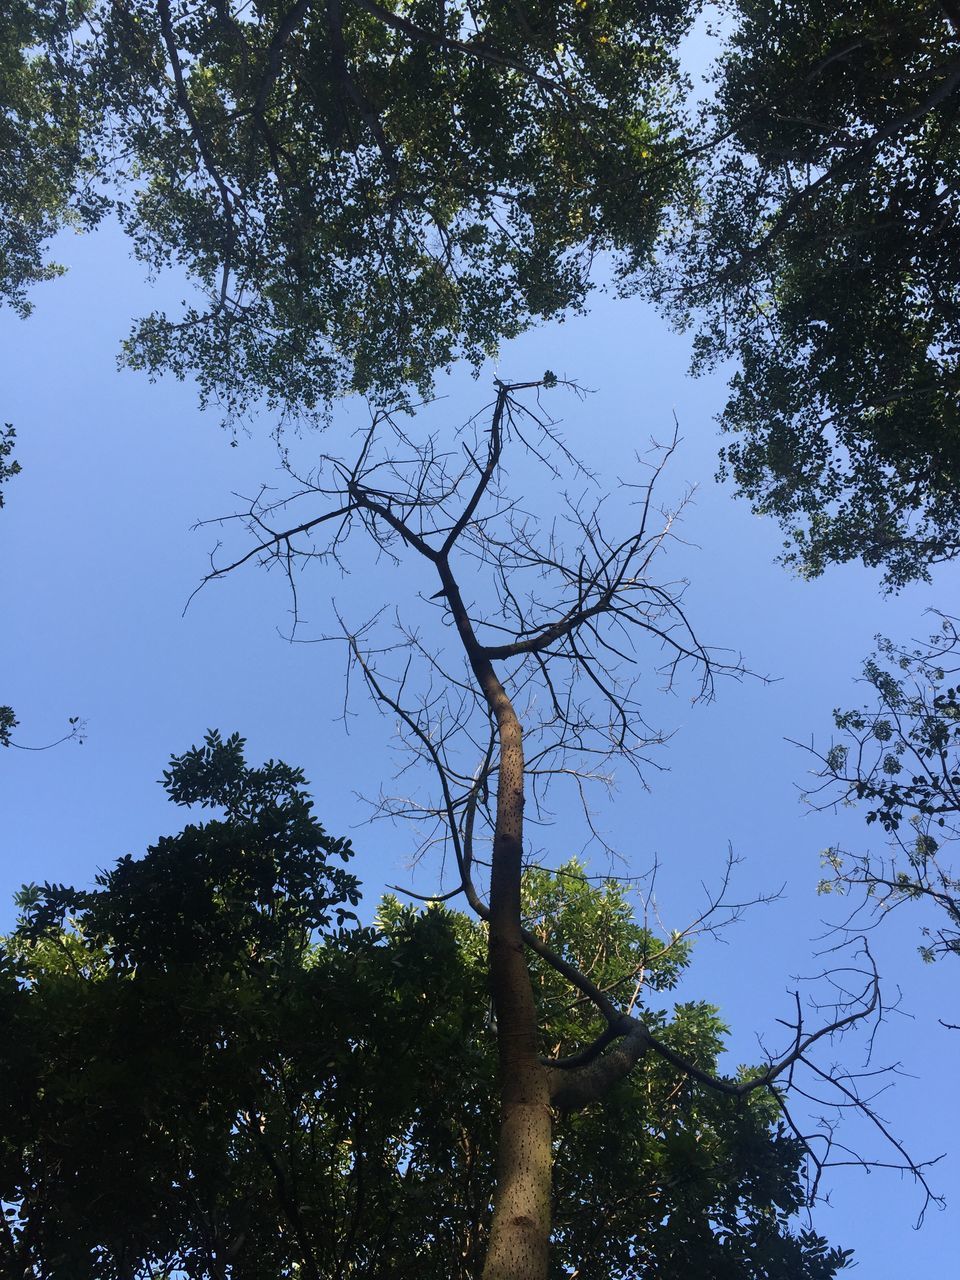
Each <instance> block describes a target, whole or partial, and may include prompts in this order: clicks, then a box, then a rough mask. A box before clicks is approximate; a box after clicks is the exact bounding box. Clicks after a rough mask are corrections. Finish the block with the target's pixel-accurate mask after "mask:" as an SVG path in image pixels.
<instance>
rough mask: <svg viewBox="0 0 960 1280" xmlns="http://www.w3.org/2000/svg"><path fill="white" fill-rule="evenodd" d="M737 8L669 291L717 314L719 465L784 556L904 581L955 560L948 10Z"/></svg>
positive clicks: (828, 0) (959, 285)
mask: <svg viewBox="0 0 960 1280" xmlns="http://www.w3.org/2000/svg"><path fill="white" fill-rule="evenodd" d="M738 8H739V10H740V12H741V14H742V21H741V25H740V27H739V29H738V30H737V32H736V34H735V36H734V39H733V41H732V44H731V49H730V52H729V54H728V56H727V58H726V60H725V62H724V64H723V66H722V70H721V76H720V79H719V95H718V101H717V104H716V108H715V116H714V123H715V125H716V126H717V129H718V132H719V133H720V134H725V133H729V142H728V144H727V147H726V149H725V150H724V151H722V152H720V153H719V154H720V157H721V159H720V163H719V164H718V165H717V167H716V169H715V171H714V175H713V180H712V182H711V184H710V185H709V187H708V189H707V191H706V193H705V197H704V203H703V206H702V217H701V225H700V229H699V233H698V234H697V235H696V236H695V237H694V239H693V241H692V242H689V243H688V245H687V251H688V255H689V256H688V257H687V259H686V275H685V279H684V282H683V284H682V285H681V286H680V287H679V289H678V287H677V280H676V276H675V274H671V275H670V276H668V277H667V278H665V279H664V280H663V281H662V282H661V290H662V292H663V293H664V294H665V295H666V296H668V297H669V298H670V299H671V300H672V301H673V302H674V303H679V306H680V310H681V311H683V309H684V308H689V307H690V306H691V305H692V306H695V307H699V306H701V305H702V304H703V303H704V302H705V301H706V302H707V303H708V305H709V307H710V315H711V320H710V323H709V325H708V326H707V329H706V331H705V332H704V333H703V334H702V335H701V339H700V343H701V348H700V349H701V355H702V356H703V358H704V359H706V360H711V359H715V358H717V357H720V356H729V355H732V356H734V357H736V358H738V359H739V361H740V366H741V369H740V372H739V373H738V374H737V376H736V377H735V379H734V382H733V394H732V397H731V399H730V401H729V403H728V405H727V408H726V411H725V414H724V417H723V423H724V426H725V427H726V429H727V430H729V431H731V432H734V433H735V439H734V441H733V443H732V444H731V445H729V446H728V447H727V450H726V458H727V463H728V464H729V467H730V470H731V471H732V473H733V476H734V478H735V479H736V481H737V483H738V485H739V487H740V490H741V492H742V493H744V494H746V495H747V496H748V497H749V498H751V499H752V501H753V503H754V505H755V507H756V509H757V510H758V511H761V512H769V513H772V514H774V515H776V516H777V517H778V518H779V519H780V520H781V521H782V522H783V524H784V527H785V529H786V530H787V532H788V533H789V534H790V535H791V543H792V545H790V544H788V552H787V555H786V559H787V560H788V561H790V562H793V563H795V564H796V565H797V566H798V567H799V568H800V569H801V570H802V571H803V572H805V573H809V574H817V573H820V572H822V570H823V568H824V567H825V566H826V565H827V564H829V563H836V562H841V561H845V560H851V559H862V560H863V561H864V562H865V563H867V564H870V565H882V566H884V567H885V569H886V571H887V580H888V583H889V584H890V585H893V586H897V585H899V584H901V583H903V582H905V581H907V580H909V579H910V578H914V577H924V576H926V574H927V573H928V567H929V565H931V564H933V563H935V562H937V561H938V560H943V559H947V558H951V557H953V556H955V555H956V554H957V553H958V550H960V401H958V390H960V272H958V268H957V264H958V263H960V200H958V192H960V130H958V128H957V113H958V109H960V38H958V37H960V9H957V7H956V6H955V5H953V4H950V3H942V4H941V3H933V2H931V0H927V2H926V3H917V0H883V3H878V4H873V5H870V6H866V7H865V6H863V5H862V4H855V3H852V2H851V0H805V2H804V3H802V4H784V3H781V2H780V0H743V2H742V3H740V4H739V5H738ZM675 267H676V264H675V263H674V264H672V266H671V272H675Z"/></svg>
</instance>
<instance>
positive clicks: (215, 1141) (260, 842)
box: [0, 735, 846, 1280]
mask: <svg viewBox="0 0 960 1280" xmlns="http://www.w3.org/2000/svg"><path fill="white" fill-rule="evenodd" d="M242 745H243V744H242V743H241V742H240V740H239V739H237V738H236V737H233V738H229V739H226V740H223V739H221V738H220V737H219V736H218V735H210V736H209V737H208V739H207V741H206V743H205V744H204V746H202V747H200V748H198V749H195V750H193V751H191V752H188V753H186V754H185V755H183V756H181V757H178V758H176V759H175V760H174V762H173V766H172V768H171V771H170V773H169V774H168V775H167V777H166V783H165V785H166V787H167V790H168V792H169V794H170V795H171V797H172V798H174V799H176V800H177V801H178V802H179V803H193V804H202V805H214V806H216V807H217V808H218V809H220V810H221V816H219V817H216V818H214V819H213V820H211V821H208V822H206V823H204V824H202V825H200V826H194V825H190V826H188V827H187V828H186V829H185V830H184V831H183V832H182V833H181V834H180V835H177V836H172V837H166V838H164V839H163V840H161V841H159V842H158V843H157V844H156V845H154V846H153V847H152V848H151V849H149V850H148V851H147V853H146V855H145V856H144V857H143V858H142V859H139V860H132V859H129V858H124V859H122V860H121V861H120V862H119V863H117V864H116V866H115V867H114V868H113V869H112V870H110V871H109V872H107V873H105V874H103V875H101V877H100V878H99V881H98V888H97V889H96V890H94V891H92V892H77V891H72V890H66V889H64V888H62V887H57V886H44V887H43V888H36V887H34V888H32V889H27V890H26V891H25V892H24V894H23V895H22V897H21V905H22V909H23V916H22V919H21V924H20V927H19V929H18V930H17V932H16V933H15V934H14V935H13V936H12V937H10V938H8V939H7V940H6V944H5V950H4V951H3V953H2V967H0V1002H2V1012H3V1018H4V1025H5V1027H6V1028H7V1033H6V1034H5V1035H4V1037H3V1040H2V1043H0V1060H2V1063H3V1068H4V1079H5V1082H6V1084H5V1088H4V1091H3V1094H2V1098H0V1112H2V1121H0V1200H2V1202H3V1204H4V1208H5V1214H4V1227H3V1231H2V1232H0V1256H2V1257H4V1261H5V1266H7V1267H9V1268H10V1270H11V1274H13V1273H14V1271H15V1272H16V1274H18V1275H20V1274H23V1275H30V1276H32V1275H38V1276H39V1275H43V1276H46V1277H50V1278H51V1280H61V1278H62V1280H67V1277H69V1280H86V1278H89V1280H114V1278H116V1280H135V1278H139V1277H141V1276H143V1277H145V1276H147V1275H151V1274H152V1275H156V1274H157V1273H158V1272H160V1273H162V1274H164V1275H166V1274H171V1275H172V1274H180V1273H182V1274H186V1275H189V1276H191V1277H194V1280H208V1278H209V1280H225V1278H226V1277H229V1278H230V1280H248V1278H249V1280H261V1278H262V1277H266V1276H270V1277H284V1276H290V1277H293V1276H310V1277H314V1278H319V1277H324V1278H325V1277H330V1278H331V1280H333V1278H334V1277H341V1276H343V1275H352V1274H356V1275H366V1276H370V1277H378V1278H380V1277H385V1276H397V1277H400V1276H409V1275H412V1274H419V1275H423V1276H425V1277H428V1278H429V1277H436V1280H441V1278H443V1280H450V1278H451V1277H454V1278H456V1277H461V1278H462V1280H467V1277H475V1276H476V1275H477V1274H478V1272H479V1261H480V1259H481V1258H482V1255H483V1249H484V1245H485V1240H486V1236H487V1232H488V1230H489V1221H490V1213H491V1205H490V1188H491V1184H492V1180H493V1164H494V1154H495V1146H496V1106H495V1101H494V1099H495V1095H496V1052H495V1036H494V1030H493V1026H492V1014H491V1009H490V998H489V993H488V989H487V976H486V954H485V953H486V939H485V937H484V928H483V926H482V925H480V924H479V923H478V922H476V921H471V920H470V919H469V918H467V917H466V916H463V915H461V914H459V913H457V912H452V911H449V910H447V909H445V908H443V907H442V906H441V905H440V904H433V905H431V906H430V907H428V908H427V909H426V910H423V911H417V910H414V909H412V908H407V907H402V906H401V905H400V904H399V903H398V902H397V901H396V900H395V899H386V900H385V901H384V902H383V903H382V904H381V907H380V910H379V912H378V915H377V919H376V923H375V925H373V926H372V927H368V928H359V927H350V928H342V927H337V926H336V924H335V922H334V920H333V918H332V913H333V912H337V911H340V910H341V909H346V905H345V903H344V896H345V895H346V903H347V904H349V903H354V902H355V900H356V884H355V881H353V879H352V877H349V876H348V875H347V874H346V873H345V872H344V871H342V870H341V869H340V868H339V867H338V865H337V864H338V863H339V862H340V860H341V859H342V858H343V857H346V856H349V853H350V848H349V845H348V844H347V843H346V842H344V841H338V840H333V839H331V838H330V837H328V836H327V835H326V834H325V833H324V832H323V831H322V828H320V826H319V824H317V822H316V820H315V819H314V818H313V817H312V815H311V811H310V802H309V800H308V798H307V796H306V793H305V791H304V790H303V778H302V774H300V772H299V771H297V770H292V769H288V768H287V767H286V766H284V765H282V764H268V765H267V766H265V767H264V768H263V769H252V768H250V767H248V766H247V765H246V764H245V762H244V761H243V758H242V754H241V753H242ZM523 916H524V920H525V922H526V925H527V927H528V928H529V929H530V930H533V931H535V932H536V933H537V934H538V935H539V936H541V937H542V938H543V939H544V940H545V941H546V942H548V943H549V944H550V945H551V946H552V947H554V948H556V949H557V950H558V951H559V952H561V953H563V954H564V955H567V956H568V957H570V959H571V961H572V962H574V963H579V964H587V963H590V964H592V966H593V967H592V969H591V972H592V973H593V975H594V977H595V978H596V980H597V981H598V982H601V983H604V982H607V981H610V982H615V981H617V980H618V979H619V978H620V977H621V975H622V972H623V964H624V961H625V960H632V961H633V962H640V963H642V965H643V971H644V976H643V981H642V983H641V984H640V987H639V989H638V999H639V1001H640V1002H641V1003H642V1004H643V1005H644V1006H645V1008H646V1013H645V1016H646V1017H647V1018H648V1019H649V1020H650V1021H651V1023H652V1024H653V1025H655V1026H656V1027H657V1030H658V1033H659V1034H660V1035H662V1036H663V1037H664V1039H665V1040H666V1041H668V1042H669V1043H670V1044H671V1045H673V1046H674V1047H675V1048H676V1049H677V1051H678V1052H682V1053H684V1054H687V1055H689V1056H691V1057H692V1058H693V1059H695V1060H696V1061H697V1062H698V1063H699V1064H701V1065H702V1066H703V1067H704V1068H705V1069H708V1070H709V1069H713V1067H714V1066H715V1064H716V1060H717V1056H718V1054H719V1053H720V1052H721V1050H722V1048H723V1035H724V1027H723V1025H722V1022H721V1021H720V1018H719V1016H718V1014H717V1011H716V1010H715V1009H713V1008H711V1007H710V1006H709V1005H706V1004H702V1003H698V1002H693V1003H689V1002H688V1003H683V1004H675V1005H674V1006H673V1008H672V1010H670V1008H669V1005H668V1003H667V1002H668V1000H669V993H670V991H671V990H672V989H673V988H674V986H675V985H676V983H677V982H678V981H679V979H680V978H681V976H682V975H683V974H684V972H685V971H686V969H687V967H688V965H689V961H690V947H689V944H688V943H687V942H685V941H684V940H682V939H673V940H671V939H664V938H661V937H658V936H657V935H656V934H655V933H653V932H651V931H650V930H649V929H648V928H647V927H645V926H644V925H642V924H640V923H638V922H637V921H636V920H635V919H634V917H633V911H632V908H631V906H630V904H629V902H628V901H627V900H626V899H625V897H624V895H623V893H622V892H621V890H620V889H618V888H617V886H616V885H614V884H612V883H606V884H596V885H595V884H594V883H593V882H592V881H591V879H590V878H589V877H587V875H586V874H585V872H584V870H583V868H582V867H581V866H579V865H578V864H576V863H568V864H567V865H566V866H564V867H562V868H560V869H559V870H558V871H557V872H555V873H549V872H546V871H543V870H536V869H534V870H531V871H530V872H529V873H528V874H527V876H526V878H525V883H524V890H523ZM534 986H535V990H536V998H537V1002H538V1005H539V1007H540V1009H541V1013H542V1027H543V1038H544V1047H545V1048H549V1049H550V1050H551V1051H559V1052H561V1053H562V1052H565V1051H566V1050H567V1049H568V1048H572V1047H574V1046H575V1045H576V1044H578V1043H579V1042H580V1041H582V1040H583V1038H584V1037H585V1036H589V1035H591V1034H593V1033H594V1032H595V1031H596V1030H597V1027H596V1026H595V1023H596V1014H595V1012H594V1011H592V1009H591V1007H590V1006H589V1005H588V1004H584V1003H583V1002H573V1003H571V1001H570V999H569V992H568V989H567V987H566V983H565V981H564V980H563V979H562V978H560V977H559V976H558V975H557V973H556V972H555V970H553V969H552V968H551V967H550V966H549V965H545V964H543V963H542V962H535V964H534ZM554 1142H555V1146H556V1164H557V1203H558V1214H557V1223H556V1245H555V1257H554V1263H553V1267H554V1270H553V1272H552V1274H553V1275H556V1276H557V1277H558V1278H559V1277H560V1276H563V1275H567V1274H569V1272H570V1270H571V1269H574V1268H579V1271H578V1274H580V1275H582V1276H584V1277H590V1278H591V1280H607V1278H608V1277H631V1276H634V1277H642V1276H653V1275H656V1276H657V1277H658V1280H659V1278H660V1277H666V1278H668V1280H669V1278H671V1277H676V1280H680V1278H681V1277H690V1276H694V1277H697V1276H701V1277H704V1278H705V1277H707V1276H710V1277H720V1278H726V1277H730V1280H733V1277H737V1280H744V1278H745V1277H751V1278H753V1277H756V1278H757V1280H760V1278H766V1277H771V1278H773V1277H777V1278H778V1280H779V1278H781V1277H783V1276H785V1275H790V1276H791V1277H797V1280H828V1278H829V1277H831V1276H833V1275H835V1274H836V1272H837V1270H838V1269H839V1268H841V1267H842V1265H843V1264H844V1262H845V1259H846V1254H845V1253H844V1252H843V1251H841V1250H836V1249H831V1248H829V1247H828V1246H827V1244H826V1242H825V1241H824V1240H823V1239H822V1238H821V1237H819V1236H817V1235H816V1234H814V1233H813V1232H811V1231H807V1230H798V1229H797V1227H796V1226H795V1225H794V1220H795V1215H796V1214H797V1213H798V1212H799V1211H800V1210H801V1209H802V1208H803V1206H804V1204H805V1200H806V1193H805V1188H804V1182H803V1178H802V1165H803V1159H802V1157H803V1152H802V1148H801V1146H800V1144H799V1143H798V1142H797V1141H796V1140H795V1139H794V1138H792V1137H789V1136H788V1135H786V1134H785V1133H784V1132H783V1131H782V1130H781V1129H780V1128H778V1127H777V1124H776V1121H775V1110H774V1109H773V1108H772V1107H771V1105H770V1103H769V1101H768V1100H765V1099H763V1098H762V1097H760V1096H759V1095H755V1096H753V1097H751V1098H749V1099H744V1100H743V1101H742V1102H740V1103H738V1104H736V1105H732V1104H731V1103H730V1101H729V1100H727V1099H723V1098H721V1097H718V1096H717V1095H716V1094H711V1093H710V1092H709V1091H705V1090H701V1089H700V1088H698V1087H697V1085H696V1084H695V1083H694V1082H691V1081H689V1080H687V1079H686V1078H685V1077H684V1076H683V1075H682V1074H680V1073H678V1072H677V1070H676V1069H675V1068H673V1067H671V1066H670V1065H669V1064H668V1063H666V1062H664V1061H663V1060H655V1059H650V1060H649V1061H648V1062H646V1063H644V1065H643V1067H642V1069H641V1070H639V1071H638V1072H637V1073H636V1074H635V1075H634V1076H633V1077H631V1078H630V1079H629V1080H628V1081H624V1082H622V1083H621V1085H620V1086H619V1087H618V1089H617V1090H616V1091H615V1093H614V1094H613V1095H612V1096H611V1097H610V1099H609V1101H608V1103H607V1105H606V1106H605V1107H604V1108H603V1109H602V1110H589V1111H586V1112H581V1113H579V1114H577V1115H570V1116H568V1117H566V1118H565V1119H563V1120H561V1121H560V1122H559V1123H558V1125H557V1129H556V1134H555V1139H554Z"/></svg>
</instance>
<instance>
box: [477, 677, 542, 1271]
mask: <svg viewBox="0 0 960 1280" xmlns="http://www.w3.org/2000/svg"><path fill="white" fill-rule="evenodd" d="M485 674H486V673H485ZM489 676H492V678H493V681H494V682H495V683H490V682H489V679H488V680H487V681H484V684H485V689H484V692H485V693H486V694H487V698H488V701H489V703H490V706H491V709H492V710H493V712H494V714H495V715H496V718H497V726H498V730H499V738H500V768H499V775H498V781H497V817H496V828H495V832H494V841H493V868H492V872H491V880H490V940H489V949H490V981H491V987H492V992H493V1000H494V1007H495V1009H496V1015H497V1047H498V1051H499V1058H500V1107H501V1111H500V1142H499V1150H498V1156H497V1186H496V1193H495V1196H494V1209H493V1222H492V1225H491V1228H490V1244H489V1248H488V1250H487V1258H486V1262H485V1265H484V1268H483V1280H547V1272H548V1266H549V1261H548V1259H549V1247H550V1197H551V1182H552V1164H553V1146H552V1140H551V1139H552V1132H551V1130H552V1117H551V1109H550V1085H549V1078H548V1075H547V1071H546V1070H545V1068H544V1067H543V1066H542V1065H541V1063H540V1061H539V1059H538V1052H537V1051H538V1045H537V1015H536V1006H535V1004H534V999H533V988H532V986H531V982H530V973H529V970H528V968H527V960H526V954H525V951H524V944H523V939H522V937H521V933H520V928H521V922H520V877H521V863H522V850H523V790H524V786H523V784H524V779H523V740H522V731H521V728H520V723H519V721H518V719H517V716H516V713H515V711H514V709H513V706H512V705H511V703H510V700H509V698H508V697H507V694H506V692H505V690H504V689H503V687H502V685H501V684H500V682H499V680H497V679H496V677H495V676H494V675H493V672H492V671H490V672H489Z"/></svg>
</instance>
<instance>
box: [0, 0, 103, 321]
mask: <svg viewBox="0 0 960 1280" xmlns="http://www.w3.org/2000/svg"><path fill="white" fill-rule="evenodd" d="M84 8H85V6H84V5H83V4H75V3H67V0H5V3H4V4H3V6H2V7H0V298H6V299H7V300H8V301H9V302H10V303H11V304H12V306H13V307H14V308H15V309H16V310H17V311H18V312H19V313H20V314H21V315H26V314H27V313H28V312H29V311H30V302H29V300H28V296H27V294H28V290H29V289H30V287H31V286H32V285H34V284H36V283H38V282H39V281H42V280H49V279H50V278H51V277H53V276H56V275H59V274H60V272H61V270H62V268H60V267H58V266H57V265H56V264H55V263H50V262H48V261H46V258H45V250H46V242H47V240H48V239H49V238H50V236H51V235H53V234H54V232H55V231H57V230H58V229H59V228H60V227H62V226H64V225H72V226H76V227H80V226H92V225H94V224H95V223H96V222H97V221H98V220H99V218H100V216H101V214H102V212H103V203H102V201H101V200H100V199H99V198H98V197H97V196H96V195H95V194H94V193H93V192H92V191H91V189H90V186H89V182H90V178H91V176H92V174H91V168H90V157H89V156H88V155H87V154H86V153H85V150H84V147H83V143H82V138H83V135H84V132H85V130H86V129H87V128H89V126H90V125H91V124H92V120H90V119H89V118H85V107H84V94H83V91H82V86H81V84H80V81H79V77H78V68H77V66H76V65H75V62H74V58H73V50H72V48H71V30H72V28H73V27H74V26H75V24H76V23H77V22H78V21H81V20H82V17H83V11H84Z"/></svg>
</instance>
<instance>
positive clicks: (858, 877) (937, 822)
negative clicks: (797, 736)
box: [808, 616, 960, 960]
mask: <svg viewBox="0 0 960 1280" xmlns="http://www.w3.org/2000/svg"><path fill="white" fill-rule="evenodd" d="M877 640H878V644H879V652H878V653H877V654H875V655H874V656H873V657H871V658H868V659H867V661H866V662H865V663H864V668H863V678H864V682H865V683H866V684H867V685H868V686H869V687H870V689H871V691H872V694H873V697H874V702H873V704H872V705H870V706H862V707H858V708H856V709H854V710H850V711H836V712H835V713H834V723H835V725H836V728H837V729H838V730H839V732H840V734H841V735H842V736H841V739H840V741H839V742H836V743H834V744H833V745H831V747H830V748H829V750H828V751H827V752H826V753H823V754H821V753H819V752H816V751H814V753H813V754H814V755H815V756H816V758H817V760H818V762H819V767H818V770H817V777H818V778H819V784H818V785H817V786H815V787H813V788H811V790H810V792H809V793H808V799H810V801H811V803H814V804H817V805H820V806H822V805H833V804H836V803H843V804H847V803H858V804H859V803H865V804H866V805H867V814H866V820H867V823H868V824H870V823H878V824H879V826H880V827H881V828H882V829H883V831H884V832H885V833H886V834H887V835H888V836H889V837H890V846H891V856H890V857H889V858H887V859H876V858H872V857H870V856H859V857H852V856H850V855H848V854H844V853H842V852H841V850H840V849H839V848H834V849H830V850H828V851H827V853H826V854H825V855H824V857H825V862H826V865H827V867H828V868H829V870H830V871H831V873H832V874H831V878H830V879H829V880H826V881H825V882H824V885H823V888H824V889H825V890H827V891H831V890H832V891H837V892H847V891H849V890H850V889H851V888H853V889H861V890H865V891H866V898H865V901H864V904H863V905H864V906H865V907H866V908H867V909H868V910H869V909H872V910H873V911H875V912H876V913H877V914H878V915H880V916H882V915H884V914H885V913H886V912H888V911H889V910H891V909H892V908H894V907H896V906H899V905H901V904H902V903H904V902H924V903H926V904H927V905H932V906H934V907H936V908H938V914H939V921H938V923H937V924H935V925H934V926H932V927H931V926H926V925H925V926H924V927H923V937H924V942H923V944H922V946H921V948H920V952H921V954H922V955H923V957H924V959H926V960H934V959H937V958H939V957H940V956H944V955H949V954H954V955H960V880H958V878H957V874H956V871H955V870H954V868H953V867H952V865H951V864H950V862H949V861H946V860H945V856H946V857H949V854H947V855H945V854H944V850H945V849H947V850H949V848H950V847H951V846H952V845H953V843H954V842H955V841H956V840H957V838H958V835H960V826H958V815H960V688H958V687H957V685H956V683H954V682H955V680H956V677H957V673H958V671H960V664H958V663H957V651H958V646H960V636H958V633H957V629H956V619H954V618H948V617H945V616H941V628H940V631H939V633H937V634H935V635H933V636H931V637H930V639H929V641H928V642H927V643H926V644H924V645H922V646H920V647H916V648H905V647H903V646H900V645H895V644H893V643H892V642H891V641H890V640H886V639H884V638H883V637H877Z"/></svg>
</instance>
